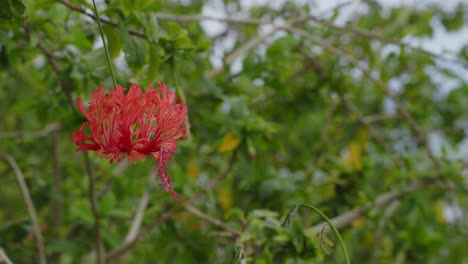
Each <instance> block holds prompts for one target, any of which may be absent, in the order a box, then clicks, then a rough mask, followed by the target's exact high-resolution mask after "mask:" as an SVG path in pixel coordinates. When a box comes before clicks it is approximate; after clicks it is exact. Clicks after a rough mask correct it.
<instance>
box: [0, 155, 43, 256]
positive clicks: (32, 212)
mask: <svg viewBox="0 0 468 264" xmlns="http://www.w3.org/2000/svg"><path fill="white" fill-rule="evenodd" d="M0 158H2V159H4V160H6V161H7V162H8V163H9V164H10V167H11V169H12V170H13V172H14V173H15V176H16V180H17V181H18V185H19V187H20V190H21V194H22V196H23V200H24V203H25V204H26V207H27V209H28V213H29V217H30V218H31V223H32V227H33V232H34V236H35V237H36V243H37V248H38V250H39V263H41V264H46V263H47V260H46V255H45V249H44V239H43V238H42V233H41V229H40V226H39V220H38V218H37V214H36V209H35V208H34V203H33V201H32V199H31V194H30V192H29V188H28V185H27V184H26V180H25V179H24V175H23V172H22V171H21V169H20V167H19V166H18V163H16V161H15V160H14V159H13V157H11V156H10V155H9V154H7V153H3V152H0Z"/></svg>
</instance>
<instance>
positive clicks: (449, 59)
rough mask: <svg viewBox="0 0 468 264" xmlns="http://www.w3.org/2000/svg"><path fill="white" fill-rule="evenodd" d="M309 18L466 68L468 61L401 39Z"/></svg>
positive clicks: (340, 30) (330, 26) (315, 17)
mask: <svg viewBox="0 0 468 264" xmlns="http://www.w3.org/2000/svg"><path fill="white" fill-rule="evenodd" d="M310 19H311V20H313V21H316V22H318V23H319V24H321V25H323V26H325V27H328V28H331V29H333V30H336V31H339V32H342V33H352V34H354V35H356V36H359V37H363V38H368V39H374V40H378V41H380V42H382V43H385V44H394V45H398V46H404V47H407V48H409V49H412V50H415V51H419V52H421V53H423V54H426V55H428V56H431V57H434V58H438V59H441V60H444V61H447V62H452V63H457V64H460V65H462V66H463V67H465V68H468V61H466V60H464V59H459V58H452V57H447V56H446V55H444V54H439V53H435V52H431V51H428V50H426V49H423V48H419V47H415V46H413V45H411V44H409V43H405V42H403V41H401V40H399V39H392V38H388V37H386V36H383V35H380V34H377V33H374V32H369V31H364V30H361V29H358V28H354V27H351V26H349V25H347V26H338V25H335V24H334V23H332V22H330V21H328V20H326V19H323V18H320V17H317V16H313V15H311V16H310Z"/></svg>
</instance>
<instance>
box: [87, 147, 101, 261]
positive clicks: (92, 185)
mask: <svg viewBox="0 0 468 264" xmlns="http://www.w3.org/2000/svg"><path fill="white" fill-rule="evenodd" d="M83 157H84V160H85V166H86V172H87V173H88V177H89V202H90V204H91V211H92V212H93V217H94V238H95V242H96V262H97V263H98V264H104V263H105V256H104V246H103V244H102V239H101V227H100V223H99V218H100V216H99V208H98V203H97V197H96V176H95V175H94V171H93V169H92V167H91V162H90V160H89V156H88V153H87V152H83Z"/></svg>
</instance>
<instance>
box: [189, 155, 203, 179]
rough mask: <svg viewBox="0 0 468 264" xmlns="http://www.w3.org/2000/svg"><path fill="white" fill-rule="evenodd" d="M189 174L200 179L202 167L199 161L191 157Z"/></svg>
mask: <svg viewBox="0 0 468 264" xmlns="http://www.w3.org/2000/svg"><path fill="white" fill-rule="evenodd" d="M187 175H188V176H189V177H190V178H193V179H198V176H199V175H200V167H198V164H197V162H195V160H193V159H191V160H190V161H189V163H188V166H187Z"/></svg>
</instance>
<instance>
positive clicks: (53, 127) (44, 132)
mask: <svg viewBox="0 0 468 264" xmlns="http://www.w3.org/2000/svg"><path fill="white" fill-rule="evenodd" d="M59 129H60V124H59V123H56V122H54V123H50V124H48V125H46V126H45V127H44V128H43V129H41V130H38V131H30V132H28V131H6V132H2V133H0V139H5V138H16V137H18V135H21V137H26V138H31V139H36V138H41V137H47V136H50V135H51V133H52V132H55V131H58V130H59Z"/></svg>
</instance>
